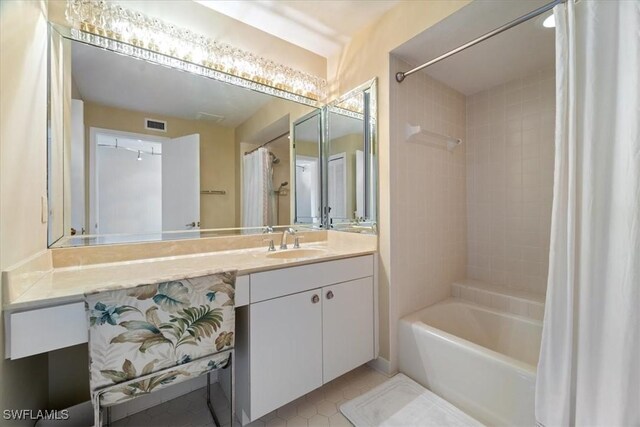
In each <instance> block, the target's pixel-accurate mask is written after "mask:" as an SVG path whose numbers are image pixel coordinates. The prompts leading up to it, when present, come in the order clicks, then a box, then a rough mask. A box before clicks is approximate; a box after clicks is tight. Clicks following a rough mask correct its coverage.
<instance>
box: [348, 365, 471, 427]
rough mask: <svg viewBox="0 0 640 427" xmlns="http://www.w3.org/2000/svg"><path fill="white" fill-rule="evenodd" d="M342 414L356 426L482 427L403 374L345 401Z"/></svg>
mask: <svg viewBox="0 0 640 427" xmlns="http://www.w3.org/2000/svg"><path fill="white" fill-rule="evenodd" d="M340 412H342V414H343V415H344V416H345V417H347V418H348V419H349V421H351V423H352V424H353V425H354V426H356V427H378V426H402V427H408V426H416V427H418V426H425V427H427V426H429V427H431V426H432V427H446V426H452V427H470V426H473V427H481V426H482V425H483V424H481V423H479V422H478V421H476V420H474V419H473V418H471V417H470V416H468V415H467V414H465V413H464V412H462V411H461V410H460V409H458V408H456V407H455V406H453V405H452V404H450V403H449V402H447V401H446V400H444V399H442V398H441V397H438V396H436V395H435V394H433V393H432V392H431V391H429V390H427V389H426V388H424V387H422V386H421V385H420V384H418V383H417V382H415V381H413V380H412V379H411V378H409V377H407V376H405V375H403V374H397V375H396V376H394V377H393V378H391V379H390V380H387V381H385V382H384V383H382V384H380V385H379V386H378V387H376V388H374V389H372V390H370V391H368V392H367V393H365V394H363V395H362V396H359V397H356V398H355V399H353V400H350V401H348V402H346V403H345V404H343V405H342V406H340Z"/></svg>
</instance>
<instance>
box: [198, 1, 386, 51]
mask: <svg viewBox="0 0 640 427" xmlns="http://www.w3.org/2000/svg"><path fill="white" fill-rule="evenodd" d="M195 1H196V2H197V3H200V4H202V5H204V6H206V7H208V8H210V9H213V10H215V11H217V12H219V13H222V14H224V15H227V16H230V17H231V18H234V19H237V20H238V21H241V22H243V23H245V24H248V25H251V26H252V27H255V28H258V29H260V30H262V31H264V32H266V33H269V34H271V35H273V36H276V37H279V38H281V39H283V40H286V41H288V42H290V43H292V44H295V45H297V46H300V47H302V48H304V49H307V50H309V51H311V52H314V53H316V54H318V55H320V56H324V57H325V58H328V57H330V56H333V55H335V54H338V53H340V51H341V49H342V48H343V47H344V45H346V44H347V43H348V42H349V41H350V40H351V37H353V36H354V35H355V34H356V33H357V32H358V31H360V30H361V29H363V28H365V27H366V26H368V25H370V24H372V23H374V22H375V21H376V20H377V19H378V18H379V17H380V16H382V15H383V14H384V13H385V12H387V11H388V10H389V9H391V8H392V7H393V6H395V5H396V4H397V3H398V0H358V1H345V0H324V1H300V0H278V1H276V0H253V1H246V0H244V1H243V0H227V1H219V0H195Z"/></svg>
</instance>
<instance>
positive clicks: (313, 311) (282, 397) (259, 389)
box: [249, 289, 322, 420]
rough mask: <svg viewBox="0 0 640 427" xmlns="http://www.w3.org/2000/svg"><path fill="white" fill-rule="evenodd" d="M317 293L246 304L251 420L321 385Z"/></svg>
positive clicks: (320, 293) (318, 299)
mask: <svg viewBox="0 0 640 427" xmlns="http://www.w3.org/2000/svg"><path fill="white" fill-rule="evenodd" d="M314 296H316V299H314ZM321 297H322V292H321V290H320V289H318V290H312V291H307V292H301V293H298V294H293V295H290V296H286V297H282V298H275V299H272V300H268V301H263V302H260V303H256V304H251V305H250V306H249V323H250V329H249V330H250V332H249V334H250V343H249V348H250V352H251V361H250V369H251V392H250V393H251V419H252V420H256V419H257V418H259V417H261V416H263V415H265V414H267V413H269V412H271V411H273V410H274V409H277V408H279V407H280V406H282V405H284V404H286V403H288V402H291V401H292V400H294V399H296V398H298V397H300V396H302V395H304V394H306V393H308V392H310V391H312V390H314V389H316V388H318V387H320V386H321V385H322V298H321ZM314 300H315V301H316V302H314Z"/></svg>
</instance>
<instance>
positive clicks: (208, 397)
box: [207, 372, 220, 427]
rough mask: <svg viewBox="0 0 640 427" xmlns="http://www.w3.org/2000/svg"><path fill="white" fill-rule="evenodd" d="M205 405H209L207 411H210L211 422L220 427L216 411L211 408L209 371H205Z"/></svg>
mask: <svg viewBox="0 0 640 427" xmlns="http://www.w3.org/2000/svg"><path fill="white" fill-rule="evenodd" d="M207 406H208V407H209V412H211V416H212V417H213V423H214V424H215V425H216V427H220V421H218V416H217V415H216V411H214V410H213V405H212V404H211V372H207Z"/></svg>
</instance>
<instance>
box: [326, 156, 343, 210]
mask: <svg viewBox="0 0 640 427" xmlns="http://www.w3.org/2000/svg"><path fill="white" fill-rule="evenodd" d="M346 157H347V156H346V153H340V154H334V155H333V156H330V157H329V170H328V176H327V179H328V189H327V202H328V204H329V207H330V208H331V209H330V211H329V219H334V218H335V219H346V218H347V160H346Z"/></svg>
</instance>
